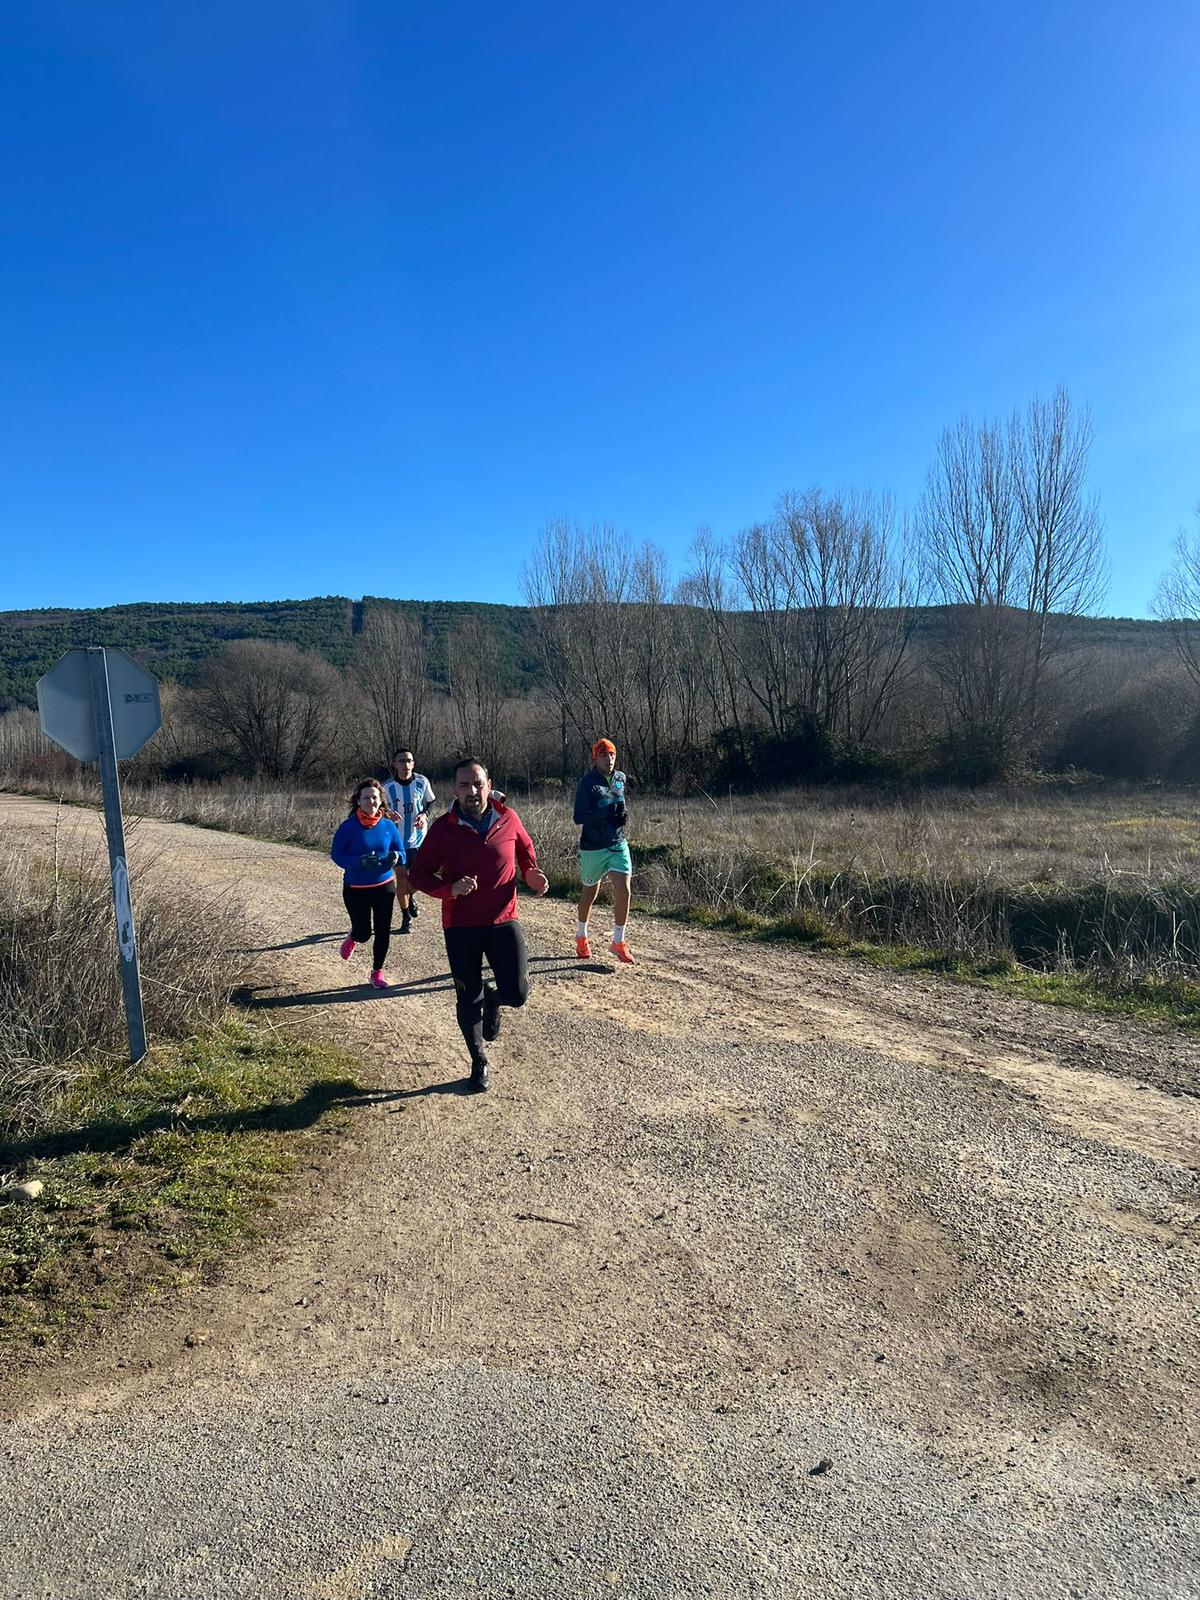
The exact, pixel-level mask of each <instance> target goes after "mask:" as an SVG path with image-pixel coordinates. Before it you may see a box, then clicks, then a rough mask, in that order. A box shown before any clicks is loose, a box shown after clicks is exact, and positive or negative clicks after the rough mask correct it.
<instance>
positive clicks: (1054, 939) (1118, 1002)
mask: <svg viewBox="0 0 1200 1600" xmlns="http://www.w3.org/2000/svg"><path fill="white" fill-rule="evenodd" d="M36 792H39V793H42V792H43V791H40V790H39V791H36ZM126 797H127V803H128V807H129V810H130V812H131V813H132V814H135V815H137V816H140V817H144V818H148V819H153V820H162V821H178V822H187V823H191V824H194V825H197V826H201V827H209V828H215V829H217V830H219V831H222V832H226V831H228V832H233V833H238V834H241V835H244V836H245V837H248V838H256V839H262V840H266V841H269V842H273V843H283V844H300V845H307V846H311V847H314V848H317V849H319V850H321V851H322V852H324V851H325V850H326V849H327V847H328V840H329V838H330V837H331V835H332V833H333V831H334V828H335V827H336V825H337V823H338V822H339V821H340V820H341V815H342V810H343V809H344V808H343V807H342V804H341V795H340V791H337V792H336V793H335V792H334V791H332V790H319V791H317V790H313V791H307V790H297V791H295V792H288V791H284V790H281V789H280V788H279V787H278V786H274V785H270V784H258V783H253V782H227V783H224V784H203V783H195V784H191V785H186V786H180V785H171V784H165V783H157V784H145V785H136V784H135V785H129V786H127V789H126ZM49 798H53V799H57V798H64V799H65V800H66V801H67V802H68V803H73V804H79V805H86V806H94V805H96V804H97V803H98V798H99V797H98V790H97V789H96V786H95V785H94V784H89V783H88V782H78V783H76V784H74V785H71V786H68V788H67V789H66V791H65V793H64V794H63V795H62V796H60V795H59V794H57V793H56V794H54V795H51V796H49ZM520 808H521V814H522V816H523V817H525V818H526V819H527V820H528V822H529V825H530V827H531V829H532V831H533V832H534V834H535V835H536V837H537V839H538V845H539V858H540V860H541V863H542V864H543V866H544V868H545V871H546V873H547V876H548V877H549V879H550V893H551V894H552V895H554V896H556V897H558V898H566V899H574V898H575V897H576V895H577V893H578V878H577V863H576V857H575V848H576V843H577V837H576V835H577V830H576V829H574V828H573V827H572V825H571V819H570V808H569V807H568V806H566V805H565V804H564V802H563V799H562V796H561V794H560V793H558V792H556V791H554V790H553V789H549V790H546V791H545V792H544V793H534V794H532V795H530V796H529V797H527V798H522V799H521V801H520ZM1198 827H1200V819H1198V818H1197V816H1196V814H1195V803H1194V797H1193V796H1192V794H1191V793H1190V792H1188V791H1177V792H1173V791H1166V790H1162V791H1159V790H1154V791H1150V790H1147V789H1145V788H1144V787H1138V786H1132V785H1130V786H1125V787H1121V786H1118V785H1110V786H1108V787H1107V788H1104V789H1101V790H1096V791H1092V790H1081V789H1079V788H1076V787H1072V786H1061V787H1058V788H1049V789H1048V788H1046V787H1044V786H1043V787H1038V786H1033V787H1030V788H1026V789H1015V788H1014V789H1010V790H1006V791H1002V792H996V793H991V794H986V795H980V794H978V793H976V792H973V791H953V790H940V791H927V792H914V793H911V794H900V793H898V794H894V795H891V796H887V795H880V794H878V793H873V792H871V791H868V790H865V789H855V788H852V787H846V788H844V789H842V790H830V789H800V790H785V791H780V792H779V793H776V794H760V795H756V796H747V797H740V798H735V797H734V796H732V795H731V796H730V797H729V798H728V800H727V801H722V802H720V803H718V802H716V801H714V800H713V799H711V798H709V797H708V796H705V795H701V796H698V797H693V798H689V799H685V800H674V799H666V798H663V797H653V796H647V797H645V799H644V800H643V802H642V803H641V804H640V805H639V807H638V809H637V811H636V813H635V819H634V832H633V836H632V840H631V844H632V851H633V859H634V868H635V874H636V876H635V898H636V903H637V908H638V914H639V915H641V914H644V913H649V914H656V915H663V916H667V917H671V918H673V919H676V920H681V921H687V922H692V923H695V924H696V925H697V926H701V927H709V928H715V929H718V930H720V931H723V932H726V933H729V934H731V935H736V936H739V937H745V938H752V939H760V940H779V941H785V942H794V943H796V944H798V945H801V946H803V947H804V948H806V949H808V950H812V951H818V952H826V953H831V954H836V955H841V956H846V957H850V958H853V959H856V960H861V961H866V962H871V963H876V964H878V965H880V966H883V967H886V968H889V969H891V970H894V971H899V972H904V971H911V972H921V973H929V974H933V975H936V976H940V977H943V978H947V979H949V980H952V981H957V982H966V983H973V984H979V983H982V984H986V985H988V986H989V987H992V988H996V989H999V990H1002V991H1007V992H1010V993H1013V994H1015V995H1020V996H1023V997H1025V998H1027V999H1034V1000H1042V1001H1045V1002H1048V1003H1052V1004H1056V1005H1066V1006H1074V1007H1079V1008H1083V1009H1091V1010H1098V1011H1103V1012H1108V1013H1112V1014H1114V1015H1124V1016H1130V1017H1134V1018H1137V1019H1139V1020H1141V1021H1144V1022H1160V1023H1163V1024H1166V1025H1168V1026H1171V1027H1176V1028H1182V1029H1188V1030H1191V1029H1195V1028H1196V1027H1198V1026H1200V895H1198V894H1197V884H1196V870H1197V861H1198V860H1200V844H1198V843H1197V831H1196V830H1197V828H1198Z"/></svg>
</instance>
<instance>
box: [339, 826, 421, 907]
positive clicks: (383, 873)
mask: <svg viewBox="0 0 1200 1600" xmlns="http://www.w3.org/2000/svg"><path fill="white" fill-rule="evenodd" d="M368 850H376V851H378V852H379V855H380V856H381V857H382V856H386V855H387V854H388V853H389V852H390V851H392V850H398V851H399V852H400V862H401V865H403V864H404V862H405V860H406V856H405V853H404V840H403V839H402V838H401V837H400V830H399V828H397V826H396V824H395V823H394V822H392V821H391V819H390V818H388V817H385V816H383V815H380V816H379V817H377V818H376V820H375V821H374V822H373V823H372V824H371V826H370V827H369V828H366V827H364V826H363V824H362V823H361V822H360V821H359V820H358V812H357V811H352V812H351V813H350V815H349V816H348V817H347V818H346V820H345V822H343V823H342V825H341V827H340V828H339V829H338V831H337V832H336V833H335V834H334V836H333V845H332V847H331V849H330V851H329V854H330V855H331V856H332V857H333V859H334V860H335V861H336V862H337V864H338V866H339V867H341V869H342V871H343V872H344V873H345V874H346V876H345V878H344V880H343V883H344V886H345V887H346V888H347V889H378V888H379V887H380V886H381V885H382V884H385V883H391V881H392V880H393V878H394V877H395V876H396V873H395V869H394V868H392V867H385V866H383V865H382V863H381V864H380V865H379V866H378V867H374V868H372V867H364V866H360V865H359V861H360V858H361V857H362V856H365V855H366V853H367V851H368Z"/></svg>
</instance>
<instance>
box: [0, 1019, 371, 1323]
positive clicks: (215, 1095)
mask: <svg viewBox="0 0 1200 1600" xmlns="http://www.w3.org/2000/svg"><path fill="white" fill-rule="evenodd" d="M354 1071H355V1067H354V1063H353V1062H352V1061H351V1060H350V1059H349V1058H348V1057H346V1056H345V1055H343V1054H342V1053H341V1052H340V1051H337V1050H334V1049H332V1048H330V1047H328V1046H325V1045H317V1044H312V1043H308V1042H305V1041H301V1040H296V1039H294V1038H290V1037H288V1036H286V1035H284V1034H281V1033H279V1032H274V1031H270V1030H267V1029H265V1028H260V1027H256V1026H252V1025H251V1024H249V1023H247V1022H245V1021H243V1020H240V1019H233V1018H230V1019H228V1020H226V1021H223V1022H222V1023H221V1024H220V1025H219V1026H217V1027H215V1028H213V1029H211V1030H210V1031H209V1032H207V1033H206V1034H205V1035H204V1037H202V1038H200V1039H196V1040H192V1041H189V1042H187V1043H184V1044H177V1045H164V1046H161V1047H156V1048H155V1050H154V1051H153V1052H152V1054H151V1056H150V1057H148V1058H147V1060H146V1061H144V1062H143V1063H141V1065H140V1066H138V1067H136V1068H129V1067H125V1068H119V1067H113V1066H111V1065H109V1066H97V1067H96V1068H95V1069H93V1070H91V1071H88V1070H84V1071H82V1072H80V1073H79V1075H78V1076H77V1077H76V1079H75V1080H74V1081H73V1082H72V1083H71V1085H70V1086H69V1088H67V1089H66V1090H64V1091H62V1092H61V1093H60V1094H59V1096H58V1097H57V1098H56V1099H55V1101H54V1103H53V1104H52V1105H50V1106H48V1107H46V1108H45V1110H44V1113H43V1114H42V1116H41V1117H40V1118H39V1121H38V1123H37V1125H36V1126H35V1127H33V1128H31V1129H28V1130H26V1131H24V1132H23V1134H22V1136H21V1137H19V1138H15V1139H9V1140H7V1141H6V1142H5V1143H4V1144H3V1145H2V1146H0V1167H2V1168H3V1171H4V1173H5V1175H6V1176H15V1177H17V1178H20V1179H22V1180H23V1179H26V1178H38V1179H40V1180H41V1181H42V1182H43V1184H44V1185H45V1189H44V1192H43V1194H42V1195H41V1197H40V1198H39V1199H38V1200H36V1201H32V1202H25V1203H20V1202H17V1201H14V1200H11V1199H7V1200H5V1199H0V1347H2V1346H5V1345H7V1346H8V1347H9V1348H10V1350H11V1349H12V1347H13V1346H14V1345H26V1344H30V1343H32V1344H39V1345H40V1344H46V1343H49V1342H52V1341H54V1342H58V1341H60V1340H61V1339H62V1338H63V1337H64V1336H67V1335H69V1334H70V1333H72V1332H73V1331H76V1330H77V1329H78V1328H79V1326H80V1325H81V1324H82V1323H84V1322H86V1320H87V1319H88V1317H89V1316H91V1315H92V1314H94V1313H95V1312H97V1311H100V1310H107V1309H111V1308H114V1307H118V1306H122V1305H129V1304H131V1303H133V1302H134V1301H135V1300H136V1299H137V1298H139V1297H140V1296H144V1295H146V1294H147V1293H153V1292H157V1291H161V1290H162V1289H164V1288H166V1287H169V1286H170V1285H172V1284H179V1283H181V1282H185V1281H188V1280H189V1279H193V1278H195V1277H196V1276H197V1275H200V1274H203V1273H204V1272H205V1270H206V1269H207V1268H209V1267H210V1266H211V1264H212V1263H213V1262H214V1261H216V1260H217V1259H218V1258H219V1257H220V1256H222V1255H223V1254H225V1253H226V1252H227V1251H228V1250H229V1249H230V1248H231V1246H233V1245H234V1244H236V1243H237V1242H239V1241H240V1240H242V1239H243V1238H245V1237H247V1236H249V1235H251V1234H253V1232H254V1230H255V1227H256V1225H257V1222H258V1221H259V1219H260V1218H261V1216H262V1215H263V1213H264V1211H265V1210H266V1209H267V1208H268V1207H269V1205H270V1203H271V1200H272V1198H273V1196H274V1195H275V1194H276V1192H277V1190H278V1189H279V1186H280V1184H281V1183H282V1182H283V1180H284V1179H285V1178H286V1177H287V1175H288V1174H289V1173H290V1172H291V1171H292V1170H293V1168H294V1166H295V1164H296V1162H297V1160H298V1159H299V1158H300V1157H301V1156H302V1155H303V1154H304V1152H305V1151H306V1150H307V1149H309V1148H311V1146H312V1144H313V1142H314V1141H315V1140H317V1139H320V1138H322V1137H324V1136H325V1135H326V1134H327V1133H328V1132H329V1131H330V1129H331V1128H332V1127H333V1126H335V1125H336V1122H337V1119H338V1117H339V1114H341V1113H343V1112H344V1108H345V1107H346V1106H347V1105H349V1104H351V1103H353V1101H354V1100H355V1099H357V1098H359V1097H360V1096H361V1094H362V1093H363V1091H362V1090H361V1089H360V1087H359V1086H358V1084H357V1082H356V1081H355V1076H354Z"/></svg>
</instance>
